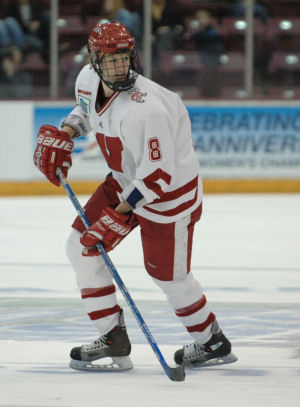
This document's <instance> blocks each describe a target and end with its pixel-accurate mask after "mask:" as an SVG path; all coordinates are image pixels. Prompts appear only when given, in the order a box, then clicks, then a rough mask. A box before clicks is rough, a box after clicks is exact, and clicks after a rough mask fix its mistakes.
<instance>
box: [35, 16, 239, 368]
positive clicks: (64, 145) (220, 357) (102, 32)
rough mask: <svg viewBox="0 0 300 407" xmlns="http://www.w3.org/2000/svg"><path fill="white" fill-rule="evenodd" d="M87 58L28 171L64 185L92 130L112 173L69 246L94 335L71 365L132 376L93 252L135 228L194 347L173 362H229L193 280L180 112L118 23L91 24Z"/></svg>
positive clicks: (192, 218)
mask: <svg viewBox="0 0 300 407" xmlns="http://www.w3.org/2000/svg"><path fill="white" fill-rule="evenodd" d="M88 50H89V53H90V58H91V63H90V64H89V65H86V66H85V67H84V68H83V69H82V71H81V72H80V73H79V75H78V77H77V80H76V86H75V93H76V98H77V105H76V106H75V107H74V109H73V110H72V112H71V113H70V114H69V115H68V117H67V118H66V119H65V120H64V122H63V123H62V126H61V127H62V128H61V130H58V129H57V128H56V127H53V126H50V125H44V126H42V127H41V128H40V130H39V134H38V142H37V147H36V150H35V153H34V163H35V165H36V166H37V167H38V168H39V169H40V170H41V171H42V172H43V173H44V174H45V176H46V177H47V178H48V179H49V181H51V182H52V183H54V184H55V185H57V186H58V185H59V184H60V183H59V180H58V179H57V177H56V175H55V174H56V173H55V170H56V168H57V167H61V168H62V170H63V172H64V174H65V176H67V173H68V169H69V168H70V166H71V164H72V160H71V153H72V149H73V141H72V140H73V139H74V138H76V137H79V136H84V135H86V134H87V133H88V132H90V131H91V130H93V131H94V133H95V137H96V139H97V142H98V144H99V146H100V148H101V150H102V153H103V155H104V157H105V159H106V161H107V164H108V166H109V167H110V169H111V173H110V174H108V175H107V177H106V180H105V182H104V183H102V184H101V185H100V186H99V187H98V189H97V190H96V191H95V193H94V194H93V195H92V196H91V198H90V199H89V201H88V202H87V204H86V206H85V211H86V214H87V217H88V218H89V220H90V222H91V225H92V226H91V227H90V228H89V229H88V230H85V228H84V225H83V224H82V222H81V220H80V219H79V218H78V217H77V218H76V219H75V221H74V223H73V225H72V231H71V234H70V236H69V238H68V241H67V246H66V251H67V256H68V258H69V260H70V263H71V265H72V267H73V269H74V271H75V273H76V277H77V283H78V286H79V289H80V292H81V297H82V300H83V302H84V305H85V308H86V311H87V313H88V315H89V317H90V319H91V321H92V322H93V323H94V324H95V326H96V328H97V330H98V331H99V338H98V339H96V340H95V341H94V342H92V343H91V344H88V345H83V346H80V347H75V348H73V349H72V351H71V363H70V366H71V367H72V368H75V369H85V370H88V369H94V370H95V369H98V370H101V369H102V368H104V367H103V365H101V361H100V364H98V365H97V362H95V361H96V360H99V359H103V358H106V357H111V358H112V360H113V362H114V364H113V365H112V366H111V368H112V369H113V368H117V369H129V368H131V367H132V364H131V361H130V358H129V354H130V350H131V344H130V341H129V338H128V335H127V331H126V327H125V323H124V315H123V311H122V309H121V308H120V306H119V305H118V304H117V299H116V289H115V286H114V284H113V280H112V277H111V274H110V272H109V271H108V270H107V268H106V265H105V263H104V261H103V259H102V258H101V256H99V252H98V250H97V249H96V244H97V243H98V242H99V241H100V242H101V244H103V246H104V247H105V249H106V251H107V252H109V251H110V250H112V249H114V248H115V247H116V245H118V244H119V243H120V242H121V241H122V240H123V239H124V238H125V237H126V236H127V235H128V233H130V232H131V230H133V229H134V228H135V227H137V226H138V225H139V227H140V230H141V239H142V246H143V254H144V264H145V268H146V270H147V272H148V274H149V275H150V276H151V277H152V278H153V280H154V282H155V283H156V284H157V285H158V286H159V287H160V288H161V289H162V290H163V291H164V293H165V294H166V296H167V299H168V301H169V303H170V304H171V306H172V307H173V309H174V312H175V314H176V315H177V316H178V318H179V319H180V321H181V322H182V324H183V325H184V327H185V328H186V330H187V331H188V332H189V333H190V335H191V336H192V338H193V343H191V344H190V345H185V346H183V348H181V349H179V350H177V351H176V353H175V356H174V358H175V362H176V363H178V364H181V363H184V364H190V365H193V366H202V365H207V364H221V363H230V362H233V361H235V360H236V357H235V356H234V355H233V354H232V353H231V344H230V342H229V340H228V339H227V338H226V337H225V335H224V334H223V333H222V331H221V329H220V328H219V326H218V323H217V321H216V318H215V315H214V314H213V313H212V312H211V311H210V309H209V307H208V305H207V302H206V298H205V295H204V294H203V291H202V288H201V286H200V284H199V283H198V281H197V280H196V279H195V278H194V276H193V274H192V272H191V271H190V263H191V254H192V240H193V230H194V225H195V223H196V222H197V221H198V220H199V219H200V216H201V211H202V183H201V178H200V175H199V164H198V159H197V156H196V153H195V151H194V148H193V142H192V137H191V124H190V120H189V117H188V113H187V110H186V108H185V106H184V104H183V102H182V101H181V99H180V97H179V96H178V95H176V94H175V93H173V92H170V91H169V90H167V89H165V88H163V87H161V86H159V85H158V84H156V83H154V82H152V81H151V80H149V79H146V78H145V77H143V76H142V75H138V73H137V70H136V65H137V61H138V57H137V54H136V52H135V41H134V38H133V37H132V36H131V35H130V33H129V32H128V30H127V29H126V28H125V27H124V26H123V25H122V24H120V23H118V22H114V23H105V24H100V25H99V24H98V25H96V26H95V27H94V29H93V30H92V33H91V35H90V37H89V40H88ZM92 362H94V363H92Z"/></svg>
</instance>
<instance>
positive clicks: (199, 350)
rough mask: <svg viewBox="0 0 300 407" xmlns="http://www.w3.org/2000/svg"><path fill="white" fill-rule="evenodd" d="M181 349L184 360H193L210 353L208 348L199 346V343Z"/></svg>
mask: <svg viewBox="0 0 300 407" xmlns="http://www.w3.org/2000/svg"><path fill="white" fill-rule="evenodd" d="M183 349H184V358H185V359H194V358H197V357H199V356H202V355H205V354H206V353H209V352H211V349H210V348H209V347H207V346H205V345H201V344H200V343H197V342H194V343H190V344H188V345H184V346H183Z"/></svg>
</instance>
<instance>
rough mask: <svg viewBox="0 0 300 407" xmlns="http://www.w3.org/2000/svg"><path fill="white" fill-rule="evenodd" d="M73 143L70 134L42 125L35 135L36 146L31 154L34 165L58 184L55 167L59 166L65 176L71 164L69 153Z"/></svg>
mask: <svg viewBox="0 0 300 407" xmlns="http://www.w3.org/2000/svg"><path fill="white" fill-rule="evenodd" d="M73 148H74V143H73V141H72V140H71V136H70V135H69V134H68V133H66V132H65V131H60V130H58V129H57V128H56V127H54V126H49V125H44V126H42V127H41V128H40V130H39V134H38V137H37V146H36V149H35V151H34V154H33V162H34V164H35V166H36V167H37V168H38V169H39V170H40V171H41V172H42V173H43V174H44V175H45V176H46V177H47V178H48V180H49V181H51V182H52V183H53V184H54V185H56V186H59V185H60V182H59V180H58V178H57V177H56V169H57V167H60V168H61V169H62V172H63V174H64V176H65V177H67V175H68V170H69V168H70V167H71V165H72V158H71V153H72V151H73Z"/></svg>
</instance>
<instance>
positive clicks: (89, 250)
mask: <svg viewBox="0 0 300 407" xmlns="http://www.w3.org/2000/svg"><path fill="white" fill-rule="evenodd" d="M134 227H135V224H134V222H133V215H132V213H130V214H124V213H120V212H117V211H115V210H114V209H113V208H110V207H107V208H105V209H103V211H102V213H101V215H100V218H99V220H98V221H97V222H95V223H94V224H93V225H92V226H91V227H90V228H89V229H88V230H86V231H85V232H84V233H83V234H82V236H81V238H80V243H81V244H82V245H83V246H85V248H84V249H83V251H82V255H83V256H99V251H98V249H97V247H96V246H97V244H98V243H99V242H100V243H101V244H102V245H103V246H104V248H105V250H106V251H107V252H109V251H110V250H112V249H113V248H115V247H116V246H117V245H118V244H119V243H120V242H121V241H122V240H123V239H124V237H125V236H127V235H128V233H129V232H130V231H131V230H132V229H133V228H134Z"/></svg>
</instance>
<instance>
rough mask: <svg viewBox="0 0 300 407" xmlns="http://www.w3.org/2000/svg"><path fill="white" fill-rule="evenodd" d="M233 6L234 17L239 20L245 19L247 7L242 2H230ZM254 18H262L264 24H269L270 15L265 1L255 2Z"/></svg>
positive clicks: (258, 0)
mask: <svg viewBox="0 0 300 407" xmlns="http://www.w3.org/2000/svg"><path fill="white" fill-rule="evenodd" d="M230 3H234V4H232V9H233V15H234V17H237V18H245V13H246V6H245V4H244V2H241V1H233V2H232V1H230ZM254 17H257V18H260V19H261V21H262V22H263V23H264V24H267V21H268V17H269V13H268V9H267V6H266V4H265V1H264V0H256V1H255V2H254Z"/></svg>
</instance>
